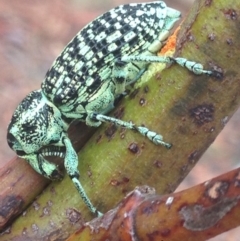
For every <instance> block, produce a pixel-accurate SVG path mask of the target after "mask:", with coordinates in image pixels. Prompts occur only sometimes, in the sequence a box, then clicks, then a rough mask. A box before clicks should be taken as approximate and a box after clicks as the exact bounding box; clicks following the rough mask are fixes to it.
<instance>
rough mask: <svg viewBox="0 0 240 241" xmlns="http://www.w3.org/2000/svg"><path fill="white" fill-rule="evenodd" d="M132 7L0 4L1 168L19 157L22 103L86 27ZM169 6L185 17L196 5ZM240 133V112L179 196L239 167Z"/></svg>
mask: <svg viewBox="0 0 240 241" xmlns="http://www.w3.org/2000/svg"><path fill="white" fill-rule="evenodd" d="M130 2H134V0H99V1H91V3H90V1H87V0H62V1H58V0H51V1H48V0H34V1H32V0H21V1H9V0H1V1H0V113H1V114H0V123H1V126H0V168H1V167H2V166H3V165H5V164H6V162H7V161H8V160H10V159H12V158H13V157H14V156H15V154H14V152H13V151H11V150H10V148H9V147H8V145H7V142H6V130H7V125H8V123H9V121H10V118H11V116H12V113H13V111H14V110H15V108H16V106H17V105H18V103H19V102H20V101H21V100H22V99H23V98H24V97H25V96H26V94H28V93H29V92H30V91H31V90H35V89H39V88H40V84H41V82H42V80H43V78H44V76H45V73H46V72H47V70H48V69H49V67H50V66H51V65H52V62H53V61H54V59H55V58H56V57H57V55H59V54H60V52H61V51H62V49H63V48H64V46H65V45H66V44H67V43H68V42H69V41H70V40H71V39H72V38H73V37H74V35H75V34H76V33H77V32H78V31H79V30H80V29H81V28H82V27H83V26H85V25H86V24H87V23H89V22H90V21H91V20H93V19H94V18H95V17H97V16H99V15H100V14H102V13H103V12H105V11H107V10H109V9H111V8H113V7H115V6H117V5H120V4H124V3H130ZM137 2H143V1H141V0H137ZM144 2H146V0H145V1H144ZM165 2H166V3H167V5H168V6H170V7H174V8H176V9H178V10H180V11H181V12H182V14H183V16H184V15H185V14H186V13H187V12H188V10H189V9H190V7H191V5H192V2H193V0H165ZM239 127H240V111H239V110H238V111H237V112H236V113H235V115H234V116H233V117H232V118H231V120H230V121H229V122H228V124H227V125H226V127H225V128H224V130H223V131H222V132H221V134H220V135H219V136H218V137H217V139H216V140H215V142H214V143H213V144H212V145H211V147H210V148H209V149H208V151H207V152H206V153H205V154H204V155H203V157H202V158H201V160H200V161H199V162H198V164H197V165H196V167H195V168H194V169H193V170H192V171H191V173H190V174H189V175H188V177H187V178H186V179H185V180H184V182H183V183H182V184H181V185H180V187H179V188H178V190H182V189H185V188H187V187H190V186H193V185H196V184H198V183H201V182H203V181H206V180H208V179H210V178H212V177H215V176H217V175H220V174H222V173H224V172H227V171H230V170H232V169H234V168H236V167H237V166H239V157H240V148H239V149H238V146H239V141H240V133H239V132H237V131H236V130H237V129H238V128H239ZM238 233H240V228H238V229H235V230H232V231H230V232H227V233H225V234H222V235H220V236H218V237H216V238H214V239H211V241H213V240H214V241H216V240H218V241H236V240H238V237H237V234H238Z"/></svg>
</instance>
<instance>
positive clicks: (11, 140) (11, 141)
mask: <svg viewBox="0 0 240 241" xmlns="http://www.w3.org/2000/svg"><path fill="white" fill-rule="evenodd" d="M7 142H8V145H9V147H10V148H11V149H13V146H14V144H16V143H17V142H18V141H17V139H16V138H15V136H14V135H13V134H12V133H10V132H8V133H7Z"/></svg>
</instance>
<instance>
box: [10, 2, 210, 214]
mask: <svg viewBox="0 0 240 241" xmlns="http://www.w3.org/2000/svg"><path fill="white" fill-rule="evenodd" d="M180 16H181V13H180V12H179V11H177V10H175V9H173V8H169V7H167V6H166V4H165V3H164V2H163V1H156V2H148V3H139V4H126V5H121V6H119V7H116V8H114V9H112V10H110V11H108V12H106V13H104V14H103V15H101V16H100V17H98V18H96V19H95V20H93V21H92V22H91V23H89V24H88V25H87V26H86V27H84V28H83V29H82V30H81V31H80V32H79V33H78V34H77V35H76V36H75V37H74V38H73V39H72V40H71V41H70V43H69V44H68V45H67V46H66V47H65V49H64V50H63V52H62V53H61V54H60V55H59V56H58V57H57V59H56V60H55V61H54V63H53V65H52V67H51V68H50V69H49V70H48V72H47V73H46V76H45V79H44V80H43V82H42V85H41V89H39V90H36V91H32V92H31V93H30V94H28V95H27V96H26V97H25V98H24V99H23V101H22V102H21V103H20V104H19V105H18V107H17V108H16V110H15V112H14V114H13V116H12V119H11V122H10V124H9V126H8V134H7V140H8V144H9V146H10V147H11V148H12V149H13V150H14V151H15V152H16V153H17V155H18V156H19V157H21V158H24V159H25V160H26V161H27V162H28V163H29V164H30V165H31V166H32V167H33V168H34V170H35V171H37V172H38V173H40V174H41V175H43V176H45V177H46V178H50V179H52V180H55V179H60V178H61V177H62V175H61V173H60V171H59V169H58V165H57V164H54V163H51V162H50V161H48V160H47V159H46V157H48V156H57V157H61V158H63V159H64V166H65V169H66V172H67V174H68V175H69V177H70V178H71V179H72V182H73V183H74V185H75V187H76V188H77V190H78V192H79V194H80V196H81V197H82V199H83V201H84V202H85V204H86V205H87V207H88V208H89V210H90V211H91V212H92V213H95V214H97V215H101V213H100V212H99V211H98V210H97V208H96V207H95V206H94V205H93V204H92V203H91V201H90V199H89V198H88V196H87V194H86V193H85V191H84V188H83V186H82V185H81V183H80V180H79V171H78V168H77V167H78V156H77V154H76V152H75V150H74V148H73V146H72V143H71V141H70V139H69V137H68V135H67V130H68V128H69V125H70V124H71V122H72V121H73V120H76V119H77V120H80V121H83V122H86V124H87V125H89V126H94V127H98V126H99V125H101V123H102V122H110V123H114V124H116V125H118V126H122V127H124V128H126V129H132V130H135V131H137V132H139V133H140V134H142V135H144V136H146V137H147V138H148V139H150V141H152V142H153V143H154V144H156V145H162V146H165V147H166V148H170V147H171V144H169V143H167V142H165V141H164V140H163V137H162V136H161V135H160V134H158V133H156V132H154V131H152V130H149V129H148V128H147V127H143V126H137V125H135V124H134V123H132V122H126V121H123V120H119V119H116V118H113V117H109V116H107V115H106V114H107V113H108V112H109V111H110V110H111V109H113V108H114V100H115V99H116V98H117V97H119V96H120V95H121V94H122V93H124V91H125V89H126V87H127V86H129V85H130V84H132V83H134V82H136V81H137V80H138V79H139V78H140V77H141V76H142V74H143V73H144V72H145V71H146V70H147V68H148V65H149V64H150V63H151V62H162V63H177V64H179V65H181V66H183V67H186V68H187V69H189V70H190V71H192V72H193V73H195V74H207V75H211V74H212V73H213V72H212V71H210V70H204V69H203V66H202V65H201V64H199V63H196V62H193V61H188V60H187V59H185V58H173V57H168V56H164V57H163V56H162V57H161V56H157V55H156V54H157V52H158V51H159V50H160V49H161V48H162V46H163V45H164V43H165V41H166V39H167V38H168V36H169V35H170V31H171V29H172V28H173V25H174V24H175V22H176V21H178V20H179V19H180Z"/></svg>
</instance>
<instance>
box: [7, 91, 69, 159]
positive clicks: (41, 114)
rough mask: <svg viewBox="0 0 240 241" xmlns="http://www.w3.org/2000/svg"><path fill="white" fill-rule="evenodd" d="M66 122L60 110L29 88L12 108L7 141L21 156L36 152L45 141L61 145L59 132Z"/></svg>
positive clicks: (47, 143) (64, 128)
mask: <svg viewBox="0 0 240 241" xmlns="http://www.w3.org/2000/svg"><path fill="white" fill-rule="evenodd" d="M66 128H67V127H66V124H65V123H64V122H63V120H62V118H61V113H60V111H59V110H58V109H57V108H56V107H55V106H54V105H53V104H52V103H51V102H50V101H48V100H47V98H46V97H45V96H44V95H43V94H42V92H41V90H37V91H33V92H31V93H30V94H29V95H27V96H26V98H25V99H23V101H22V102H21V103H20V104H19V106H18V107H17V109H16V110H15V112H14V114H13V116H12V120H11V122H10V124H9V126H8V134H7V141H8V145H9V146H10V147H11V148H12V149H13V150H14V151H15V152H16V153H17V155H18V156H23V155H26V154H30V153H37V152H38V151H39V150H40V149H41V148H42V147H44V146H48V145H58V146H62V145H63V144H62V143H61V136H62V133H63V132H65V131H66Z"/></svg>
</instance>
